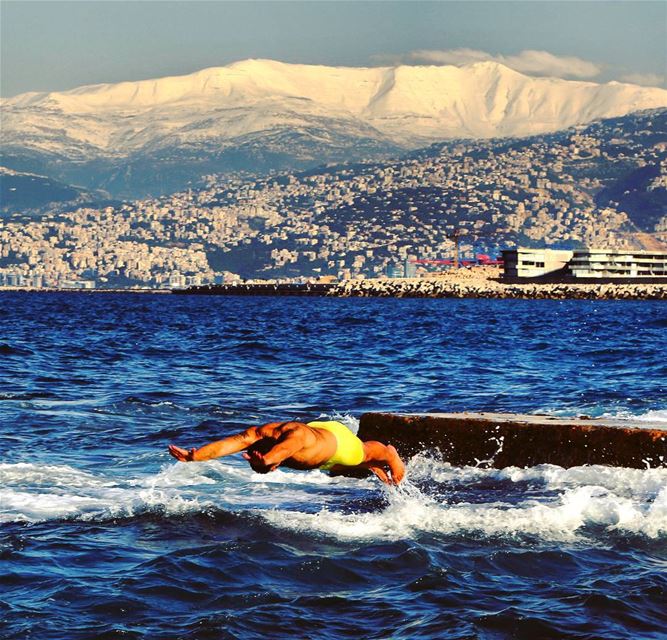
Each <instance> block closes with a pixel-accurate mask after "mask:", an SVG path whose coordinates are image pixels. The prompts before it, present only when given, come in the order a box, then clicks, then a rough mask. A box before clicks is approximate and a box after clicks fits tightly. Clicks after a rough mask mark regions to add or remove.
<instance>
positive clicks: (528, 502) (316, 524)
mask: <svg viewBox="0 0 667 640" xmlns="http://www.w3.org/2000/svg"><path fill="white" fill-rule="evenodd" d="M491 486H493V487H495V488H496V489H495V490H493V491H489V490H488V487H491ZM0 487H2V488H1V489H0V522H9V521H26V522H37V521H43V520H51V519H62V518H67V519H85V520H97V519H109V518H125V517H131V516H134V515H138V514H141V513H145V512H158V513H162V514H165V515H176V514H182V513H188V512H208V511H213V510H217V509H226V510H230V511H235V512H241V511H248V510H250V511H251V512H254V513H256V514H258V515H260V516H262V517H264V518H265V519H266V520H267V521H269V522H270V523H271V524H273V525H274V526H276V527H279V528H281V529H287V530H299V531H303V532H310V533H315V534H319V535H328V536H332V537H335V538H348V539H359V540H386V539H391V540H395V539H409V538H413V537H415V536H419V535H422V534H435V535H447V536H449V535H454V536H464V537H466V536H470V535H474V536H476V537H504V538H522V537H526V536H531V537H536V538H538V539H542V540H547V541H573V540H577V539H579V538H581V537H588V536H591V535H593V536H595V535H599V534H600V532H601V531H602V532H604V533H606V534H609V535H640V536H643V537H646V538H650V539H663V538H665V537H667V469H664V468H663V469H624V468H611V467H603V466H586V467H574V468H571V469H563V468H561V467H557V466H554V465H540V466H536V467H532V468H529V469H520V468H517V467H508V468H505V469H482V468H478V467H452V466H451V465H449V464H448V463H443V462H438V461H436V460H433V459H429V458H427V457H425V456H415V458H413V459H412V460H411V461H410V462H409V464H408V480H407V481H406V482H405V483H404V484H403V485H402V486H401V487H399V488H390V489H387V488H384V487H383V486H381V485H379V484H378V482H377V481H376V480H375V479H367V480H355V479H351V478H343V477H337V478H331V477H329V476H328V475H327V474H325V473H322V472H319V471H313V472H308V473H303V472H297V471H292V470H282V469H279V470H277V471H275V472H273V473H270V474H266V475H261V474H255V473H253V472H252V470H251V469H249V468H248V467H247V466H246V465H245V463H244V462H243V461H241V460H235V459H229V460H226V461H224V462H222V461H219V460H216V461H211V462H207V463H198V464H178V463H172V462H169V463H167V464H164V465H163V466H162V467H161V468H160V469H159V470H157V472H155V473H149V474H146V475H141V476H136V477H116V476H103V475H97V474H94V473H90V472H86V471H82V470H79V469H75V468H73V467H70V466H67V465H39V464H32V463H16V464H8V463H5V464H0ZM498 488H499V489H498ZM380 491H383V492H384V493H385V497H386V500H387V504H386V506H384V507H382V508H381V509H379V510H378V509H375V510H373V511H370V512H360V513H348V512H345V513H343V512H341V511H340V510H339V509H338V508H337V506H336V505H337V504H340V502H341V500H342V501H343V502H345V503H350V502H352V501H357V502H358V501H359V500H360V499H361V500H362V501H363V499H364V497H368V498H369V499H371V498H373V499H375V498H376V497H377V495H378V492H380ZM346 492H349V500H346V499H345V494H346ZM336 501H338V502H336ZM371 504H372V503H371ZM313 511H314V512H313Z"/></svg>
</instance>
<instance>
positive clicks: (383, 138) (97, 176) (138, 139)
mask: <svg viewBox="0 0 667 640" xmlns="http://www.w3.org/2000/svg"><path fill="white" fill-rule="evenodd" d="M0 104H1V108H2V117H3V135H2V146H1V151H2V156H3V160H2V161H3V164H5V165H6V166H9V167H11V168H12V169H15V170H17V171H24V172H33V173H38V174H44V175H49V176H53V177H54V178H56V179H58V180H60V181H63V182H65V183H75V184H82V185H85V186H86V187H87V188H90V189H104V190H106V191H108V192H109V193H110V194H112V195H113V196H128V197H130V196H131V197H143V196H146V195H150V194H152V195H155V194H164V193H170V192H173V191H176V190H179V189H183V188H185V187H187V186H188V184H189V183H193V182H195V181H197V180H198V179H199V178H200V176H202V175H204V174H210V173H220V172H230V171H238V170H242V171H244V170H251V171H254V172H257V173H262V172H268V171H271V170H303V169H307V168H312V167H315V166H319V165H323V164H325V163H329V162H346V161H355V160H362V159H364V160H369V159H382V158H388V157H391V156H394V157H395V156H397V155H399V154H400V153H402V152H405V151H407V150H410V149H417V148H419V147H423V146H425V145H428V144H430V143H433V142H436V141H441V140H445V139H452V138H459V139H487V138H495V137H516V136H528V135H535V134H542V133H545V132H551V131H557V130H562V129H565V128H567V127H570V126H572V125H576V124H581V123H588V122H591V121H593V120H596V119H599V118H609V117H615V116H623V115H626V114H628V113H631V112H634V111H637V110H642V109H650V108H657V107H667V91H665V90H663V89H658V88H649V87H639V86H636V85H630V84H622V83H617V82H610V83H607V84H596V83H592V82H578V81H568V80H561V79H557V78H535V77H529V76H525V75H522V74H520V73H518V72H516V71H513V70H511V69H509V68H508V67H505V66H503V65H501V64H498V63H495V62H480V63H474V64H470V65H465V66H462V67H455V66H397V67H377V68H345V67H325V66H314V65H295V64H285V63H281V62H275V61H271V60H245V61H242V62H237V63H234V64H231V65H228V66H226V67H217V68H212V69H205V70H203V71H199V72H197V73H193V74H190V75H187V76H180V77H171V78H161V79H156V80H145V81H140V82H121V83H118V84H100V85H93V86H85V87H80V88H78V89H73V90H71V91H64V92H53V93H28V94H22V95H20V96H16V97H14V98H9V99H4V100H2V102H1V103H0Z"/></svg>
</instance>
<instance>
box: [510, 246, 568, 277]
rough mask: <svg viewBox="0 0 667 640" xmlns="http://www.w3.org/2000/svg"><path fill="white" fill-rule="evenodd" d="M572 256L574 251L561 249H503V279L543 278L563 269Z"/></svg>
mask: <svg viewBox="0 0 667 640" xmlns="http://www.w3.org/2000/svg"><path fill="white" fill-rule="evenodd" d="M571 258H572V251H564V250H560V249H546V248H541V249H527V248H525V247H519V248H518V249H508V250H505V251H503V265H504V267H503V279H504V280H507V281H512V280H524V279H526V280H527V279H532V278H543V277H546V276H548V275H549V274H555V273H556V272H558V271H562V270H563V269H564V268H565V267H566V265H567V264H568V262H569V261H570V259H571Z"/></svg>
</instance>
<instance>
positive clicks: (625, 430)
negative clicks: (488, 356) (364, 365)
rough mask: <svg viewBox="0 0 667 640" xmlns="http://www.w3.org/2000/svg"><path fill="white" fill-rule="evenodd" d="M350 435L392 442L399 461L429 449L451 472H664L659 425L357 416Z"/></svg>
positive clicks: (666, 445) (479, 416)
mask: <svg viewBox="0 0 667 640" xmlns="http://www.w3.org/2000/svg"><path fill="white" fill-rule="evenodd" d="M358 435H359V437H360V438H361V439H362V440H379V441H381V442H385V443H387V444H393V445H394V446H395V447H396V449H397V450H398V452H399V453H400V454H401V455H402V456H404V457H410V456H412V455H414V454H416V453H420V452H423V451H429V450H430V451H436V452H438V453H439V454H440V455H441V456H442V458H443V460H445V461H446V462H450V463H451V464H453V465H455V466H462V465H484V466H490V467H496V468H499V469H500V468H504V467H509V466H515V467H532V466H534V465H537V464H547V463H548V464H555V465H558V466H561V467H575V466H580V465H585V464H600V465H609V466H617V467H630V468H635V469H645V468H647V467H665V466H667V422H664V423H651V425H650V428H644V427H641V426H638V425H637V424H636V423H633V422H632V421H631V420H617V419H616V420H615V419H590V418H586V417H580V418H559V417H555V416H548V415H523V414H508V413H429V414H415V415H403V414H393V413H365V414H363V415H362V416H361V420H360V426H359V434H358Z"/></svg>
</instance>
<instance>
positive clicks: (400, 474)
mask: <svg viewBox="0 0 667 640" xmlns="http://www.w3.org/2000/svg"><path fill="white" fill-rule="evenodd" d="M387 452H388V453H389V455H388V456H387V457H388V460H387V462H388V463H389V470H390V471H391V479H392V481H393V483H394V484H399V483H400V482H401V480H403V478H404V477H405V465H404V464H403V460H401V457H400V456H399V455H398V451H396V449H395V448H394V447H393V445H387Z"/></svg>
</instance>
